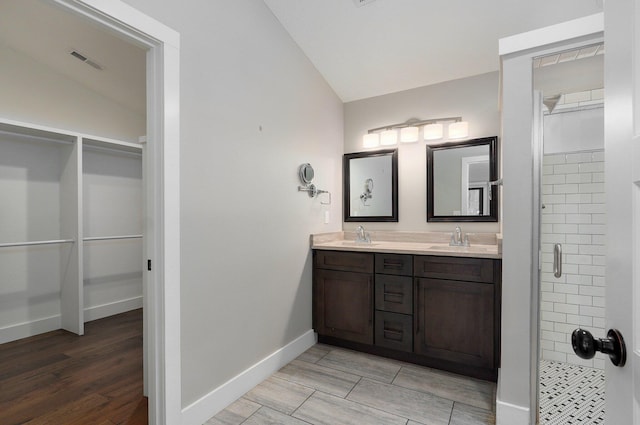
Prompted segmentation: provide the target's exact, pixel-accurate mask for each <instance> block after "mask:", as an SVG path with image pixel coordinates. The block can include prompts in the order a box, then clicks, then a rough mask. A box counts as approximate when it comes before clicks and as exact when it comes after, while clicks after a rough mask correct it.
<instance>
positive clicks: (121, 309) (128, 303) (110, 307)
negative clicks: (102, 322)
mask: <svg viewBox="0 0 640 425" xmlns="http://www.w3.org/2000/svg"><path fill="white" fill-rule="evenodd" d="M138 308H142V296H139V297H133V298H128V299H126V300H120V301H114V302H112V303H108V304H102V305H96V306H93V307H87V308H85V309H84V321H85V322H91V321H92V320H98V319H102V318H104V317H109V316H113V315H115V314H120V313H125V312H127V311H131V310H135V309H138Z"/></svg>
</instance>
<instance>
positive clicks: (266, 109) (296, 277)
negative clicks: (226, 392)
mask: <svg viewBox="0 0 640 425" xmlns="http://www.w3.org/2000/svg"><path fill="white" fill-rule="evenodd" d="M127 3H129V4H131V5H132V6H133V7H136V8H138V9H139V10H141V11H142V12H144V13H146V14H148V15H150V16H152V17H153V18H155V19H157V20H159V21H161V22H163V23H164V24H166V25H168V26H170V27H172V28H174V29H175V30H177V31H178V32H180V37H181V48H180V52H181V63H180V66H181V70H180V71H181V87H180V91H181V117H182V118H181V166H180V169H181V220H182V227H181V239H182V243H181V253H182V267H181V269H182V275H181V302H182V314H181V325H182V330H181V332H182V335H181V337H182V371H181V373H182V397H183V401H182V403H183V406H188V405H190V404H191V403H193V402H195V401H196V400H198V399H199V398H200V397H203V396H205V395H207V394H208V393H210V392H211V391H213V390H214V389H215V388H217V387H218V386H220V385H222V384H224V383H225V382H227V381H228V380H229V379H231V378H233V377H234V376H236V375H238V374H239V373H241V372H243V371H245V370H246V369H247V368H249V367H250V366H252V365H253V364H255V363H256V362H258V361H260V360H261V359H263V358H265V357H266V356H268V355H269V354H271V353H273V352H274V351H275V350H277V349H279V348H281V347H283V346H284V345H285V344H287V343H289V342H291V341H292V340H294V339H295V338H296V337H298V336H300V335H302V334H303V333H305V332H307V331H309V330H310V329H311V256H310V249H309V234H310V233H316V232H322V231H336V230H340V228H341V222H340V217H341V213H340V212H341V206H342V203H341V155H342V146H343V145H342V143H343V124H342V123H343V108H342V103H341V102H340V100H339V99H338V97H337V96H336V95H335V94H334V93H333V91H332V90H331V89H330V88H329V86H328V85H327V83H326V82H325V81H324V80H323V78H322V77H321V76H320V75H319V74H318V72H317V71H316V70H315V68H314V67H313V66H312V64H311V63H310V61H309V60H308V59H307V58H306V57H305V55H304V54H303V53H302V52H301V51H300V49H299V48H298V47H297V45H296V44H295V43H294V42H293V41H292V40H291V38H290V37H289V35H288V34H287V33H286V31H285V30H284V29H283V28H282V26H281V25H280V24H279V23H278V21H277V20H276V18H275V17H274V16H273V14H272V13H271V12H270V11H269V9H268V8H267V7H266V5H265V4H264V3H263V2H262V1H255V0H234V1H225V2H212V1H206V0H195V1H191V2H189V6H188V7H185V5H184V3H180V2H175V1H173V2H157V1H154V0H127ZM305 162H309V163H311V164H312V165H313V167H314V168H315V171H316V173H315V174H316V178H315V181H314V182H315V183H316V185H317V186H318V187H319V188H320V189H326V190H329V191H331V192H332V195H333V205H331V207H330V208H329V210H330V215H331V223H330V224H328V225H325V224H324V221H323V220H324V211H325V209H326V208H327V207H324V206H321V205H320V200H319V199H311V198H309V197H308V196H307V194H306V193H302V192H298V191H297V186H298V184H299V181H298V175H297V172H298V167H299V165H300V164H302V163H305Z"/></svg>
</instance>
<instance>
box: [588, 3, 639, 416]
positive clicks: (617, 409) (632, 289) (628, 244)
mask: <svg viewBox="0 0 640 425" xmlns="http://www.w3.org/2000/svg"><path fill="white" fill-rule="evenodd" d="M639 5H640V3H639V2H638V0H616V1H613V2H605V14H604V19H605V49H606V53H605V109H604V118H605V124H604V128H605V192H606V194H607V199H606V213H607V223H608V226H607V238H606V244H607V256H606V269H605V280H606V285H607V286H606V326H607V329H610V328H615V329H619V330H620V331H621V332H622V335H623V337H624V338H625V342H626V345H627V355H628V358H627V364H626V366H624V367H622V368H620V367H615V366H613V365H612V364H611V362H609V361H607V363H606V369H605V375H606V421H607V423H608V424H621V425H623V424H638V423H640V422H639V421H640V417H639V416H637V413H636V416H635V418H634V405H636V406H637V400H638V395H639V389H638V387H637V386H636V388H635V389H634V383H633V381H634V379H633V377H634V372H635V374H636V375H637V374H638V366H639V365H640V363H639V362H638V355H637V353H638V350H637V349H638V342H639V340H638V338H637V335H638V331H639V330H640V327H639V326H638V324H637V320H638V318H637V317H635V318H634V313H633V312H634V310H635V311H636V312H637V311H638V309H639V308H640V299H639V297H640V294H639V293H638V292H639V291H638V290H639V289H640V287H639V286H638V278H639V277H638V273H637V270H634V263H637V256H638V250H637V247H638V243H639V241H640V229H639V228H638V225H639V223H638V217H639V215H640V205H639V203H638V196H639V195H638V186H637V184H635V183H634V180H635V181H637V180H638V178H639V177H640V171H639V168H640V162H639V161H638V160H637V149H638V148H637V143H638V141H637V140H635V141H634V139H633V134H634V125H633V124H634V123H633V121H634V118H633V117H634V107H635V108H637V106H638V101H639V100H640V99H637V97H636V99H635V105H634V83H635V84H637V81H634V80H635V79H634V75H637V73H638V69H635V70H634V67H633V62H634V56H637V48H638V47H637V44H636V45H635V47H636V50H635V51H634V44H635V43H634V20H635V17H636V16H637V10H635V8H637V7H638V6H639ZM637 24H638V23H637V22H636V23H635V25H636V28H637ZM635 39H636V40H638V34H637V33H636V34H635ZM631 52H633V53H632V54H630V53H631ZM637 60H638V58H637V57H636V58H635V61H636V63H637ZM634 71H635V72H634ZM636 78H637V77H636ZM635 92H636V93H637V90H635ZM635 115H636V117H637V116H638V114H637V113H636V114H635ZM636 128H638V127H637V126H636ZM634 152H635V153H636V155H632V153H634ZM634 157H635V158H634ZM634 282H635V284H634ZM634 307H635V308H634ZM634 321H635V322H634ZM598 337H601V338H602V337H604V335H598ZM636 381H637V379H636ZM634 399H635V400H636V402H635V403H634ZM635 410H637V408H636V409H635Z"/></svg>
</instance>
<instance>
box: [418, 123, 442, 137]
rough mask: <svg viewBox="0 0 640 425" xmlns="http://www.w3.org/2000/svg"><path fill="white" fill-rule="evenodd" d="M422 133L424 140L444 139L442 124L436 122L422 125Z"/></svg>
mask: <svg viewBox="0 0 640 425" xmlns="http://www.w3.org/2000/svg"><path fill="white" fill-rule="evenodd" d="M422 133H423V137H424V140H438V139H442V124H440V123H434V124H427V125H425V126H424V127H422Z"/></svg>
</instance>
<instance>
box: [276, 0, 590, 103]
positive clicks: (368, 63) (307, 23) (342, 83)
mask: <svg viewBox="0 0 640 425" xmlns="http://www.w3.org/2000/svg"><path fill="white" fill-rule="evenodd" d="M264 1H265V3H266V4H267V5H268V6H269V8H270V9H271V10H272V11H273V13H274V15H275V16H276V17H277V18H278V19H279V20H280V22H281V23H282V25H283V26H284V27H285V28H286V29H287V31H288V32H289V34H291V36H292V37H293V39H294V40H295V41H296V42H297V43H298V45H299V46H300V48H301V49H302V50H303V51H304V52H305V53H306V54H307V56H308V57H309V59H310V60H311V61H312V62H313V64H314V65H315V66H316V68H317V69H318V70H319V71H320V73H321V74H322V75H323V76H324V78H325V79H326V80H327V81H328V82H329V84H330V85H331V87H333V89H334V90H335V92H336V93H337V94H338V96H339V97H340V98H341V99H342V100H343V101H344V102H349V101H352V100H357V99H362V98H368V97H373V96H378V95H382V94H386V93H392V92H397V91H401V90H407V89H411V88H415V87H421V86H426V85H430V84H434V83H438V82H442V81H448V80H453V79H458V78H463V77H468V76H471V75H477V74H482V73H485V72H491V71H497V70H498V68H499V58H498V39H500V38H502V37H506V36H510V35H514V34H518V33H521V32H525V31H530V30H533V29H537V28H541V27H544V26H548V25H552V24H556V23H560V22H564V21H568V20H571V19H575V18H579V17H583V16H587V15H591V14H594V13H598V12H602V0H562V1H557V0H535V1H532V0H490V1H477V0H430V1H427V0H373V1H371V0H264ZM358 4H364V5H362V6H359V7H358V6H357V5H358Z"/></svg>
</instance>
